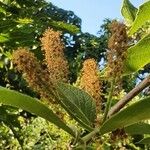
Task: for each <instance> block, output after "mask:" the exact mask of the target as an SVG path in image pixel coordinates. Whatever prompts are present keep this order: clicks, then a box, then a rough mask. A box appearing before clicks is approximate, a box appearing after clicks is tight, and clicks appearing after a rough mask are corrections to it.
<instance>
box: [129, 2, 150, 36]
mask: <svg viewBox="0 0 150 150" xmlns="http://www.w3.org/2000/svg"><path fill="white" fill-rule="evenodd" d="M149 14H150V1H147V2H145V3H144V4H143V5H141V6H140V7H139V10H138V12H137V15H136V18H135V21H134V22H133V25H132V27H131V29H130V30H129V33H128V34H129V35H132V34H134V33H135V32H136V31H137V30H138V29H139V28H141V27H142V26H143V25H144V24H145V23H146V22H147V21H150V15H149Z"/></svg>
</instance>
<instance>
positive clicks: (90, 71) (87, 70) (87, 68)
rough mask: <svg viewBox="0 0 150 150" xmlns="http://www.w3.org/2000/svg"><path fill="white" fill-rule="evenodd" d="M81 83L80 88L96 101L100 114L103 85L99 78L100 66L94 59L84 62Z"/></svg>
mask: <svg viewBox="0 0 150 150" xmlns="http://www.w3.org/2000/svg"><path fill="white" fill-rule="evenodd" d="M79 82H80V84H79V86H80V88H81V89H83V90H85V91H86V92H87V93H89V94H90V95H91V96H92V97H93V98H94V99H95V102H96V106H97V111H98V112H99V111H100V109H101V83H100V80H99V77H98V66H97V63H96V61H95V60H94V59H87V60H85V61H84V63H83V68H82V70H81V77H80V81H79Z"/></svg>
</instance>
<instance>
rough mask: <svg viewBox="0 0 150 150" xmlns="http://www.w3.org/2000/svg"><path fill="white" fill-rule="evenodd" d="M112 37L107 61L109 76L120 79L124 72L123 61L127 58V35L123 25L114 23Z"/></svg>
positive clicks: (111, 28) (112, 24) (111, 27)
mask: <svg viewBox="0 0 150 150" xmlns="http://www.w3.org/2000/svg"><path fill="white" fill-rule="evenodd" d="M110 31H111V37H110V38H109V41H108V48H109V50H108V51H107V61H108V63H107V64H108V65H107V67H108V70H109V71H108V76H109V77H114V78H120V76H121V74H122V72H123V61H124V59H125V58H126V50H127V40H128V37H127V33H126V26H125V25H124V24H123V23H119V22H117V21H113V22H112V23H111V25H110Z"/></svg>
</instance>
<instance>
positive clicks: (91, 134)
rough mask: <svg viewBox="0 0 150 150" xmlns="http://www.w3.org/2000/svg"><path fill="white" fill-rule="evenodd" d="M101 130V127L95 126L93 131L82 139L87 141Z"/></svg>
mask: <svg viewBox="0 0 150 150" xmlns="http://www.w3.org/2000/svg"><path fill="white" fill-rule="evenodd" d="M99 132H100V129H99V128H95V129H94V130H93V131H92V132H90V133H89V134H87V135H86V136H84V137H83V138H82V139H81V140H82V141H84V142H85V143H86V142H88V141H89V140H91V139H92V137H93V136H94V135H96V134H97V133H99Z"/></svg>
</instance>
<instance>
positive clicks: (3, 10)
mask: <svg viewBox="0 0 150 150" xmlns="http://www.w3.org/2000/svg"><path fill="white" fill-rule="evenodd" d="M0 13H3V14H6V10H5V9H4V8H3V7H1V6H0Z"/></svg>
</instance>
